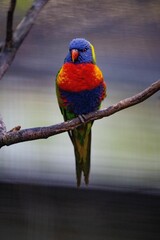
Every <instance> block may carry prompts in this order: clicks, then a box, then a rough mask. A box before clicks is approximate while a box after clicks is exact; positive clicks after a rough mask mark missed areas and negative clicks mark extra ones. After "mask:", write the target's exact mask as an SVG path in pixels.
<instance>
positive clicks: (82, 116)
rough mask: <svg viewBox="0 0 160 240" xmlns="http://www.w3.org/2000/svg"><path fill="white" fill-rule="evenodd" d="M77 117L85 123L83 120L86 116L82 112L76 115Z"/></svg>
mask: <svg viewBox="0 0 160 240" xmlns="http://www.w3.org/2000/svg"><path fill="white" fill-rule="evenodd" d="M78 118H79V120H80V121H81V123H85V121H86V117H85V115H84V114H82V115H78Z"/></svg>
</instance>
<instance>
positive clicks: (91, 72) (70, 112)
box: [56, 38, 106, 186]
mask: <svg viewBox="0 0 160 240" xmlns="http://www.w3.org/2000/svg"><path fill="white" fill-rule="evenodd" d="M56 91H57V98H58V103H59V107H60V110H61V113H62V114H63V117H64V120H65V121H67V120H71V119H73V118H75V117H77V116H81V117H83V115H84V114H87V113H90V112H93V111H96V110H98V109H99V108H100V105H101V101H102V100H103V99H104V98H105V96H106V84H105V82H104V80H103V75H102V72H101V70H100V69H99V67H98V66H97V65H96V55H95V51H94V47H93V45H92V44H91V43H90V42H89V41H87V40H85V39H83V38H75V39H73V40H72V41H71V42H70V45H69V52H68V54H67V56H66V58H65V60H64V64H63V66H62V67H61V69H60V70H59V72H58V74H57V76H56ZM92 125H93V121H92V122H89V123H83V124H82V125H81V126H79V127H77V128H76V129H74V130H71V131H68V134H69V137H70V139H71V141H72V143H73V147H74V152H75V160H76V176H77V186H80V184H81V175H82V173H83V175H84V181H85V183H86V184H88V182H89V171H90V153H91V127H92Z"/></svg>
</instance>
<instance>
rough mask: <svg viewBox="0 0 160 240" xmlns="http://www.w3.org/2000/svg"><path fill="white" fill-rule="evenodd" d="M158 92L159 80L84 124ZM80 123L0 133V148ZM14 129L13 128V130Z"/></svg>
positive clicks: (60, 130) (44, 135)
mask: <svg viewBox="0 0 160 240" xmlns="http://www.w3.org/2000/svg"><path fill="white" fill-rule="evenodd" d="M159 90H160V80H158V81H157V82H154V83H153V84H152V85H151V86H149V87H148V88H146V89H145V90H144V91H142V92H140V93H138V94H136V95H134V96H132V97H130V98H126V99H124V100H121V101H120V102H118V103H116V104H114V105H112V106H110V107H108V108H105V109H102V110H99V111H96V112H92V113H89V114H87V115H85V122H90V121H93V120H98V119H101V118H103V117H108V116H110V115H112V114H114V113H116V112H118V111H121V110H123V109H125V108H128V107H131V106H133V105H136V104H139V103H141V102H143V101H145V100H146V99H147V98H149V97H151V96H152V95H153V94H155V93H156V92H158V91H159ZM81 124H82V122H81V121H80V119H79V118H74V119H73V120H71V121H67V122H63V123H59V124H56V125H53V126H48V127H37V128H30V129H23V130H19V129H17V128H16V131H9V132H6V133H5V134H1V133H0V148H1V147H3V146H5V145H7V146H8V145H11V144H15V143H19V142H25V141H31V140H36V139H43V138H48V137H51V136H53V135H56V134H60V133H63V132H66V131H69V130H72V129H74V128H76V127H78V126H80V125H81ZM13 129H15V128H13Z"/></svg>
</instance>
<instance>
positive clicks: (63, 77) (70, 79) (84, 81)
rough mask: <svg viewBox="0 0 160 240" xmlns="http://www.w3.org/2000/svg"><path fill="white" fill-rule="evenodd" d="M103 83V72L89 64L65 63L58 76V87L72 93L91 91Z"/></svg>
mask: <svg viewBox="0 0 160 240" xmlns="http://www.w3.org/2000/svg"><path fill="white" fill-rule="evenodd" d="M102 82H103V75H102V72H101V70H100V69H99V68H98V67H97V66H96V65H94V64H89V63H86V64H73V63H65V64H64V65H63V67H62V68H61V70H60V72H59V74H58V76H57V85H58V87H60V88H61V89H63V90H66V91H71V92H78V91H84V90H91V89H93V88H95V87H97V86H98V85H99V84H101V83H102Z"/></svg>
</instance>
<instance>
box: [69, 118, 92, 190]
mask: <svg viewBox="0 0 160 240" xmlns="http://www.w3.org/2000/svg"><path fill="white" fill-rule="evenodd" d="M92 124H93V122H90V123H87V124H83V125H82V126H80V127H78V128H76V129H74V130H72V131H70V132H69V136H70V138H71V140H72V143H73V146H74V152H75V160H76V176H77V186H80V185H81V177H82V173H83V175H84V181H85V183H86V184H88V183H89V172H90V154H91V127H92Z"/></svg>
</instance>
